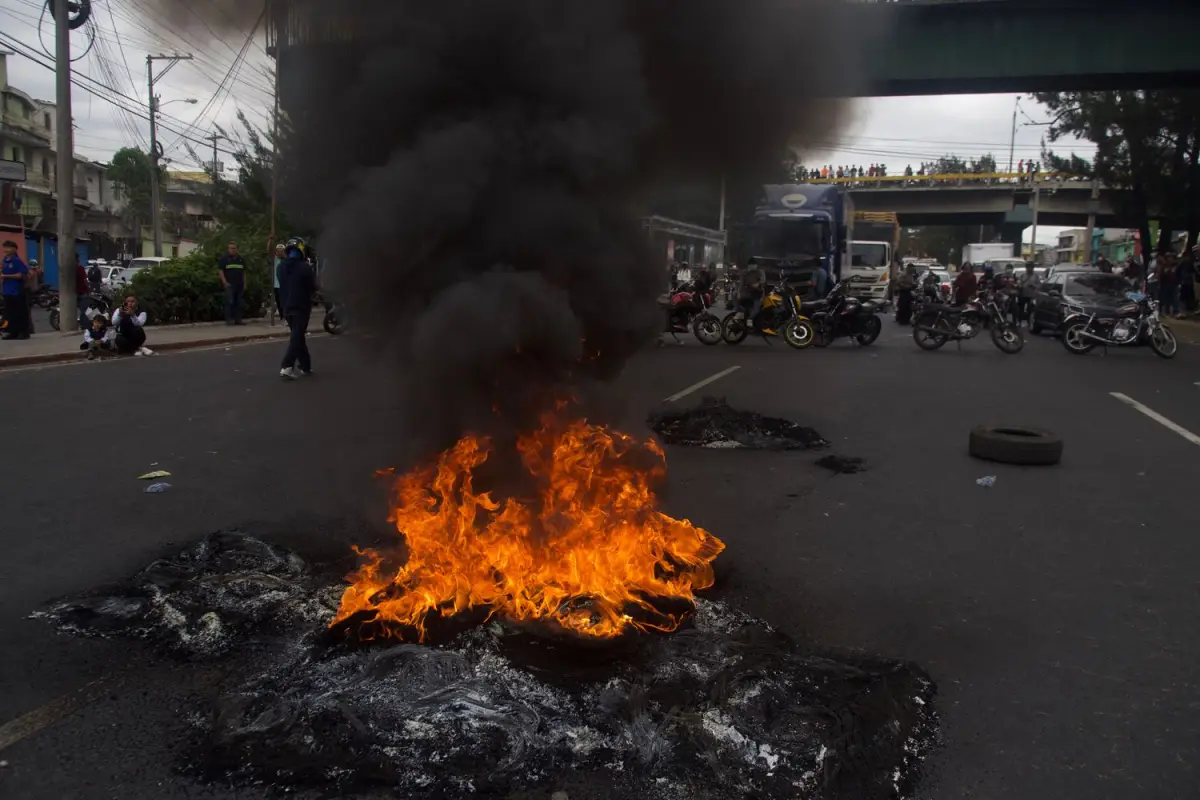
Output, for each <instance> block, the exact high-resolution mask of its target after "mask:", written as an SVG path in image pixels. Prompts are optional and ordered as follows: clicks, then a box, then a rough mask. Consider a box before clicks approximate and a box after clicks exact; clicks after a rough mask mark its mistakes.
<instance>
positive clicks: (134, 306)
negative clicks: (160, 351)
mask: <svg viewBox="0 0 1200 800" xmlns="http://www.w3.org/2000/svg"><path fill="white" fill-rule="evenodd" d="M145 326H146V312H145V311H142V312H139V311H138V302H137V298H136V297H134V296H133V295H130V296H129V297H126V298H125V302H124V303H123V304H122V305H121V307H120V308H118V309H117V310H116V311H114V312H113V317H112V327H113V330H115V331H116V332H117V338H116V346H117V353H119V354H121V355H125V356H127V355H130V354H132V355H135V356H150V355H154V351H153V350H151V349H150V348H149V347H146V327H145Z"/></svg>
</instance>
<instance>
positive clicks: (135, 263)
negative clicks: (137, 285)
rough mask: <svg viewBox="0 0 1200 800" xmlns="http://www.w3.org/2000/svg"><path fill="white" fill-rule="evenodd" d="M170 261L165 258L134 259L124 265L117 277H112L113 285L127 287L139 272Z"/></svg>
mask: <svg viewBox="0 0 1200 800" xmlns="http://www.w3.org/2000/svg"><path fill="white" fill-rule="evenodd" d="M170 260H171V259H169V258H166V257H165V256H142V257H141V258H135V259H133V260H132V261H130V262H129V263H128V264H126V265H125V268H124V269H123V270H121V272H120V274H119V275H115V276H113V283H114V284H115V285H118V286H127V285H128V284H129V282H130V281H131V280H133V276H134V275H136V274H137V273H138V272H139V271H140V270H143V269H150V268H151V267H157V266H158V265H159V264H161V263H163V262H164V261H170Z"/></svg>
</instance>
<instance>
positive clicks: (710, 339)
mask: <svg viewBox="0 0 1200 800" xmlns="http://www.w3.org/2000/svg"><path fill="white" fill-rule="evenodd" d="M692 334H693V335H694V336H695V337H696V339H698V340H699V342H700V344H706V345H710V346H711V345H715V344H720V343H721V320H719V319H717V318H716V317H714V316H713V315H712V314H709V313H707V312H705V313H703V314H697V315H696V318H695V319H694V320H692Z"/></svg>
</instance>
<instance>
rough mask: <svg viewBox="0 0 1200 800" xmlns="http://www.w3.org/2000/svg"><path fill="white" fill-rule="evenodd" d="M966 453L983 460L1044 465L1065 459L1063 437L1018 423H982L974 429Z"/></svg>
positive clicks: (1029, 465)
mask: <svg viewBox="0 0 1200 800" xmlns="http://www.w3.org/2000/svg"><path fill="white" fill-rule="evenodd" d="M967 452H969V453H970V454H971V455H973V456H975V458H981V459H983V460H984V461H998V462H1000V463H1002V464H1017V465H1020V466H1028V467H1034V466H1038V467H1042V466H1051V465H1053V464H1057V463H1058V462H1060V461H1061V460H1062V453H1063V440H1062V439H1061V438H1059V437H1058V436H1055V435H1054V434H1053V433H1050V432H1049V431H1043V430H1039V429H1037V428H1022V427H1018V426H1015V425H980V426H978V427H976V428H973V429H972V430H971V435H970V438H969V440H968V443H967Z"/></svg>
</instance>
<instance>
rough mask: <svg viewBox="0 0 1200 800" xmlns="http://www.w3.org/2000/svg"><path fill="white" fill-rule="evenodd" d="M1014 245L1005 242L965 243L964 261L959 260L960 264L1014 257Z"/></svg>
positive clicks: (975, 263) (977, 263) (981, 262)
mask: <svg viewBox="0 0 1200 800" xmlns="http://www.w3.org/2000/svg"><path fill="white" fill-rule="evenodd" d="M1012 257H1013V245H1011V244H1006V243H1005V242H978V243H975V244H968V245H963V249H962V261H960V262H958V263H959V266H962V265H963V264H973V265H976V266H978V265H980V264H984V263H986V262H988V261H994V260H996V259H998V258H1012Z"/></svg>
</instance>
